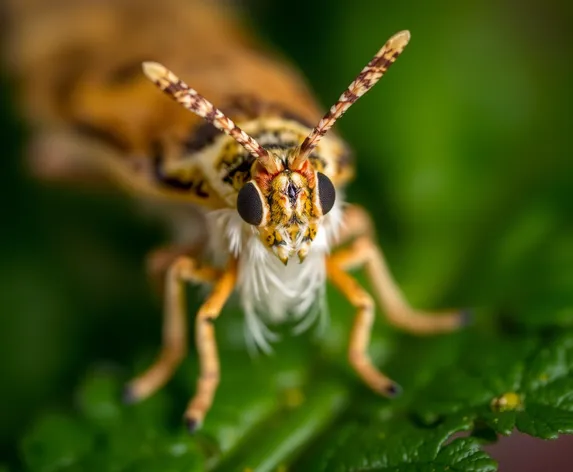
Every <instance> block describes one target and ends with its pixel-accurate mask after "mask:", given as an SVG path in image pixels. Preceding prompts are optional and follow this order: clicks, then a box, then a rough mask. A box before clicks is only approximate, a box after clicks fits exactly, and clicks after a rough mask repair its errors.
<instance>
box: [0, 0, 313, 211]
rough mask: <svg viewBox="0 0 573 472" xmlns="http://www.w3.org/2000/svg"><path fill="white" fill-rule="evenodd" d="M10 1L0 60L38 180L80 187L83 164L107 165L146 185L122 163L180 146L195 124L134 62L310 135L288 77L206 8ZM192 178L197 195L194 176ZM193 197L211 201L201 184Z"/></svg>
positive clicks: (309, 114)
mask: <svg viewBox="0 0 573 472" xmlns="http://www.w3.org/2000/svg"><path fill="white" fill-rule="evenodd" d="M9 1H10V2H11V3H9V4H8V6H9V7H12V20H11V22H9V25H11V27H12V28H11V34H9V35H8V42H7V45H8V47H7V51H6V52H7V54H6V57H7V59H8V65H9V66H11V69H12V70H13V71H14V73H15V75H16V77H17V78H18V79H19V81H20V85H21V87H20V91H21V97H22V103H23V104H24V110H25V112H26V115H27V117H28V119H29V120H30V122H31V123H32V124H33V125H34V126H35V128H36V130H37V139H36V140H35V144H34V146H33V148H32V149H33V156H32V157H33V161H32V162H33V165H34V166H35V170H36V171H37V172H38V173H40V174H42V173H45V174H48V176H50V174H55V176H56V177H63V178H67V177H72V178H73V179H76V178H77V177H78V176H82V177H88V178H91V177H93V176H96V175H97V173H96V172H94V169H93V164H92V163H93V162H96V163H97V162H99V161H100V160H109V159H110V158H112V159H113V160H114V162H113V163H112V164H113V167H114V168H115V169H116V170H118V169H119V170H121V173H120V174H121V175H119V174H118V175H119V177H120V179H124V178H125V177H126V176H131V180H132V181H135V182H136V183H137V185H136V187H137V186H139V190H145V187H146V186H147V185H153V182H152V180H150V181H149V182H146V181H145V178H143V180H142V179H141V178H139V177H138V176H137V175H134V172H138V169H139V168H142V166H141V165H139V164H140V163H138V164H133V163H131V162H129V164H128V165H126V166H124V165H123V164H122V162H123V161H124V160H125V159H128V158H129V159H131V157H132V156H152V155H153V152H154V149H155V148H156V147H157V145H158V143H160V144H161V145H166V146H170V147H173V143H183V142H186V141H188V140H189V139H190V136H191V134H192V130H193V129H195V128H196V127H199V126H200V124H201V121H200V119H199V118H198V117H196V116H195V115H193V114H191V113H189V112H188V111H186V110H184V109H182V108H181V107H180V106H178V105H177V104H175V103H173V102H171V100H169V99H168V98H166V97H165V96H163V94H161V93H158V91H157V89H156V88H155V87H154V86H153V84H151V83H150V82H149V81H148V80H147V79H146V78H145V76H144V75H143V73H142V72H141V62H142V61H145V60H157V61H160V62H162V63H163V64H165V65H166V66H168V67H170V68H172V69H174V70H177V71H178V72H179V73H180V74H181V76H182V77H185V80H186V81H187V82H188V83H189V84H190V85H192V86H193V87H194V88H195V89H196V90H198V91H199V92H200V93H202V94H203V95H205V96H206V97H209V99H210V100H211V101H212V102H213V103H214V104H216V105H217V106H219V107H221V108H223V109H224V110H225V111H226V112H227V113H228V114H229V115H230V116H231V117H235V116H236V117H238V118H241V117H244V116H246V115H258V114H261V113H270V114H276V113H288V114H292V115H296V116H297V117H299V118H300V119H301V120H305V121H307V122H308V123H309V126H312V125H313V124H315V123H316V122H317V121H318V119H319V118H320V116H321V114H320V112H319V109H318V107H317V106H316V104H315V102H314V100H313V99H312V96H311V95H310V93H309V92H308V90H307V88H306V86H305V84H304V82H303V81H302V80H301V79H300V77H299V75H298V73H297V72H296V71H294V70H293V69H292V68H291V67H289V66H287V65H284V64H283V63H280V62H278V61H276V60H274V59H272V58H271V57H270V55H268V54H266V53H264V52H261V51H260V50H258V49H256V48H255V46H254V44H253V43H252V41H251V39H250V37H249V35H248V34H247V33H246V32H245V31H244V30H243V29H241V28H240V27H239V26H238V22H236V21H235V19H234V18H233V17H232V15H231V12H229V11H227V10H226V9H224V8H222V7H221V6H220V5H219V4H216V3H215V2H206V1H200V0H197V1H186V0H162V1H161V2H157V1H155V0H113V1H112V0H98V1H96V0H82V1H70V0H63V1H62V0H60V1H57V0H51V1H40V0H35V1H33V0H28V1H24V2H22V3H19V2H20V0H9ZM86 157H89V158H86ZM129 159H128V160H129ZM118 166H119V167H118ZM143 167H145V166H143ZM191 174H193V175H194V176H195V177H193V178H194V179H195V180H196V181H195V183H193V182H191V184H192V185H191V186H193V185H195V186H197V185H196V184H198V181H199V180H202V175H200V174H197V172H195V173H193V172H191ZM197 179H198V180H197ZM203 180H204V179H203ZM132 184H133V182H130V183H129V185H130V186H133V185H132ZM200 188H201V192H202V194H209V193H210V189H209V185H208V182H204V181H203V182H201V185H200ZM148 190H151V189H148ZM152 193H153V192H152ZM215 206H217V204H215Z"/></svg>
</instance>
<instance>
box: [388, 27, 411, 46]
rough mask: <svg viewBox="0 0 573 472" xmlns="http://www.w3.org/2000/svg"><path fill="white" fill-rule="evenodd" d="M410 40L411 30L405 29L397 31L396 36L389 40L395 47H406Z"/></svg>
mask: <svg viewBox="0 0 573 472" xmlns="http://www.w3.org/2000/svg"><path fill="white" fill-rule="evenodd" d="M409 41H410V31H408V30H404V31H400V32H399V33H396V34H395V35H394V36H392V37H391V38H390V40H389V41H388V42H389V43H391V44H392V45H393V46H394V47H404V46H406V44H408V42H409Z"/></svg>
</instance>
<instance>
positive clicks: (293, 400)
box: [284, 388, 304, 408]
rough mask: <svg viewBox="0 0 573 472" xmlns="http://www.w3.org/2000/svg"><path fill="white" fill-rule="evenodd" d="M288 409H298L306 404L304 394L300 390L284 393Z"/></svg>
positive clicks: (290, 390)
mask: <svg viewBox="0 0 573 472" xmlns="http://www.w3.org/2000/svg"><path fill="white" fill-rule="evenodd" d="M284 399H285V405H286V406H287V408H297V407H299V406H300V405H302V404H303V403H304V393H302V390H301V389H300V388H288V389H286V390H285V391H284Z"/></svg>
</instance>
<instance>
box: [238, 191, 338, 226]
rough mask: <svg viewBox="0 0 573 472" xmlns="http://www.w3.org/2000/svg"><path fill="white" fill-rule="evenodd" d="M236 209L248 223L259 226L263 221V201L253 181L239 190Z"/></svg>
mask: <svg viewBox="0 0 573 472" xmlns="http://www.w3.org/2000/svg"><path fill="white" fill-rule="evenodd" d="M331 185H332V184H331ZM237 211H238V212H239V215H241V218H243V220H245V221H246V222H247V223H249V224H250V225H253V226H259V225H260V224H261V222H262V221H263V202H262V201H261V196H260V194H259V192H258V190H257V187H255V184H254V183H252V182H249V183H247V184H245V185H244V186H243V188H242V189H241V190H239V195H238V196H237Z"/></svg>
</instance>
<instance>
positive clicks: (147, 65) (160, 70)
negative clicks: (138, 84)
mask: <svg viewBox="0 0 573 472" xmlns="http://www.w3.org/2000/svg"><path fill="white" fill-rule="evenodd" d="M142 68H143V73H144V74H145V75H146V76H147V77H148V78H149V79H150V80H152V81H153V82H157V81H158V80H159V79H161V78H162V77H165V75H166V73H167V68H166V67H165V66H163V65H161V64H159V62H153V61H147V62H144V63H143V64H142Z"/></svg>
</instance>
